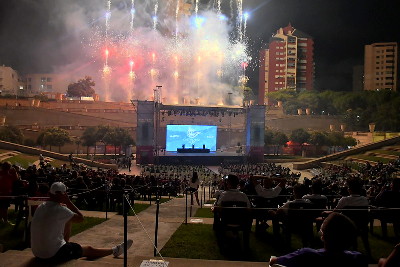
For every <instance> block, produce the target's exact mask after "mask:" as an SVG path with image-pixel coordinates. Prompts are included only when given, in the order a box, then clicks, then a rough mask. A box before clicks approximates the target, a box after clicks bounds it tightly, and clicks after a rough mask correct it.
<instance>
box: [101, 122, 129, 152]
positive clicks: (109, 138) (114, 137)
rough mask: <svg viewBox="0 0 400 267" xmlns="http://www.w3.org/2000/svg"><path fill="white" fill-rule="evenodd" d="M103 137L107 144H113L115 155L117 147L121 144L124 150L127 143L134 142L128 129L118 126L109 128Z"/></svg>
mask: <svg viewBox="0 0 400 267" xmlns="http://www.w3.org/2000/svg"><path fill="white" fill-rule="evenodd" d="M104 139H105V141H106V142H107V143H108V144H112V145H113V146H114V154H115V155H117V147H119V146H121V147H122V149H124V150H125V149H126V148H127V147H128V146H129V145H133V144H134V141H133V139H132V137H131V135H130V134H129V132H128V130H126V129H123V128H120V127H116V128H111V129H110V131H109V132H108V133H107V134H106V136H105V137H104Z"/></svg>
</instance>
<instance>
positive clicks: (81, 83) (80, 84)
mask: <svg viewBox="0 0 400 267" xmlns="http://www.w3.org/2000/svg"><path fill="white" fill-rule="evenodd" d="M95 85H96V84H95V82H94V81H93V80H92V77H90V76H85V78H84V79H80V80H78V81H77V82H76V83H71V84H69V85H68V90H67V96H70V97H82V96H93V95H94V94H95V93H96V91H95V90H94V88H93V86H95Z"/></svg>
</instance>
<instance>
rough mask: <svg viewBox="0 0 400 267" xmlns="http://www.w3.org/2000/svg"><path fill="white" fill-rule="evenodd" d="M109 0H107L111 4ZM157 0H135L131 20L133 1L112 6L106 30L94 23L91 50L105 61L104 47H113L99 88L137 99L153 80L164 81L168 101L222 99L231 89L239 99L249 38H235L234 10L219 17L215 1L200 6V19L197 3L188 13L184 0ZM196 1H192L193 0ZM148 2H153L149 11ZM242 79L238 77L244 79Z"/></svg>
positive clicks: (212, 101)
mask: <svg viewBox="0 0 400 267" xmlns="http://www.w3.org/2000/svg"><path fill="white" fill-rule="evenodd" d="M110 2H111V1H107V3H108V4H109V5H107V10H110V5H111V3H110ZM219 2H222V1H218V2H215V3H216V4H218V3H219ZM132 3H133V1H132ZM157 3H158V4H159V6H158V7H157V8H155V6H154V2H153V3H152V4H151V5H150V6H149V5H147V4H144V5H141V4H140V2H138V1H136V3H135V4H136V6H134V8H135V10H136V12H135V14H134V21H133V22H132V14H131V16H130V18H129V17H128V16H126V15H129V12H130V11H131V10H132V8H131V7H127V8H126V9H124V10H118V9H115V10H114V9H113V14H112V21H110V20H109V19H110V17H109V16H106V19H107V21H106V22H107V29H106V31H104V28H103V27H96V28H95V27H93V28H92V29H93V32H92V33H91V35H90V40H91V44H88V46H87V48H88V50H87V52H88V53H91V54H92V56H93V59H94V61H100V62H101V60H99V59H100V57H99V55H101V56H103V55H104V54H103V51H104V49H106V51H109V52H107V53H106V59H107V61H106V64H105V65H104V68H103V82H104V85H105V86H104V87H103V88H101V89H100V92H101V91H103V92H102V93H103V96H104V95H106V100H107V101H109V100H117V99H125V100H126V99H129V98H127V97H130V96H133V95H134V97H135V99H140V100H146V99H147V100H148V99H151V97H152V96H153V89H154V86H155V85H157V84H161V85H163V88H165V92H166V94H165V97H166V99H165V100H166V102H165V103H174V104H178V103H183V102H185V103H190V104H196V103H199V104H202V105H203V104H210V105H214V104H220V103H225V100H226V96H227V94H228V92H233V95H232V101H233V103H237V104H239V103H241V93H240V90H239V89H237V85H238V84H239V85H242V84H243V83H242V82H238V77H239V76H244V74H243V67H242V66H243V65H242V63H243V62H249V60H248V55H247V53H248V52H247V47H246V40H244V39H245V38H244V39H243V41H242V42H240V41H239V38H238V37H236V38H235V40H232V38H231V37H232V35H231V34H232V32H233V33H235V34H234V35H235V36H236V27H234V29H233V31H232V29H231V27H230V24H231V23H232V21H235V22H236V21H237V20H238V19H239V18H238V17H237V18H236V14H237V13H236V10H235V13H234V14H235V17H234V18H232V21H231V22H229V21H228V20H223V19H221V16H219V15H218V12H217V10H216V8H215V7H216V6H214V7H212V6H210V7H209V10H208V9H206V10H204V11H203V10H201V17H200V14H199V17H198V18H197V20H196V18H195V14H194V9H192V11H193V14H192V16H190V14H188V13H187V12H188V6H186V5H185V2H184V3H183V4H182V1H179V0H170V1H169V2H168V3H169V5H167V7H169V9H167V8H165V7H164V6H163V3H164V2H161V1H157ZM186 3H187V2H186ZM192 3H193V5H192V7H194V4H195V2H194V0H193V2H192ZM200 3H201V2H199V4H200ZM175 4H176V6H175ZM233 4H234V5H235V4H236V1H235V2H233ZM145 7H147V8H149V11H147V13H146V11H145ZM235 9H236V7H235ZM155 10H157V11H156V12H155ZM167 10H169V13H166V14H169V15H170V17H168V16H163V19H162V20H159V21H158V24H157V27H156V29H154V28H153V27H152V26H153V25H152V22H153V20H152V17H153V15H155V14H157V15H159V16H160V14H159V13H160V11H167ZM142 11H144V12H142ZM103 12H104V11H103ZM124 12H125V13H124ZM228 12H229V11H228ZM174 13H175V14H174ZM124 14H125V16H126V20H127V21H125V24H124V19H123V18H124V16H123V15H124ZM163 15H164V14H163ZM114 18H115V22H114ZM110 22H111V23H110ZM118 23H119V24H118ZM244 23H246V22H245V21H244ZM146 25H147V26H146ZM161 29H162V30H161ZM105 32H106V33H105ZM100 51H101V52H100ZM99 52H100V53H99ZM108 53H109V57H108ZM153 54H154V56H153ZM199 58H200V60H199ZM102 60H104V58H102ZM131 62H133V63H131ZM99 67H100V66H99ZM97 70H98V69H97ZM111 70H112V75H111V74H110V73H111ZM111 78H112V79H111ZM244 79H245V78H244V77H240V81H243V80H244ZM111 82H112V90H110V85H111ZM133 89H135V91H133ZM111 98H112V99H111ZM224 99H225V100H224Z"/></svg>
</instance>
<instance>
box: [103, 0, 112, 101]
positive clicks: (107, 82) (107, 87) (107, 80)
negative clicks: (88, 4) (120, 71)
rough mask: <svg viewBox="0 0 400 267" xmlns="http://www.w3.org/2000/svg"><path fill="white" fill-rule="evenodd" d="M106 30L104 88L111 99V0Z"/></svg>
mask: <svg viewBox="0 0 400 267" xmlns="http://www.w3.org/2000/svg"><path fill="white" fill-rule="evenodd" d="M106 8H107V11H106V30H105V43H106V51H105V63H104V67H103V79H104V87H105V88H104V90H105V100H106V101H109V100H110V76H111V68H110V66H108V57H109V53H110V52H109V50H108V46H109V42H110V40H109V36H108V34H109V31H110V18H111V0H107V2H106Z"/></svg>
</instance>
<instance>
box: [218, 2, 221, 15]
mask: <svg viewBox="0 0 400 267" xmlns="http://www.w3.org/2000/svg"><path fill="white" fill-rule="evenodd" d="M217 14H218V16H220V15H221V0H217Z"/></svg>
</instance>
